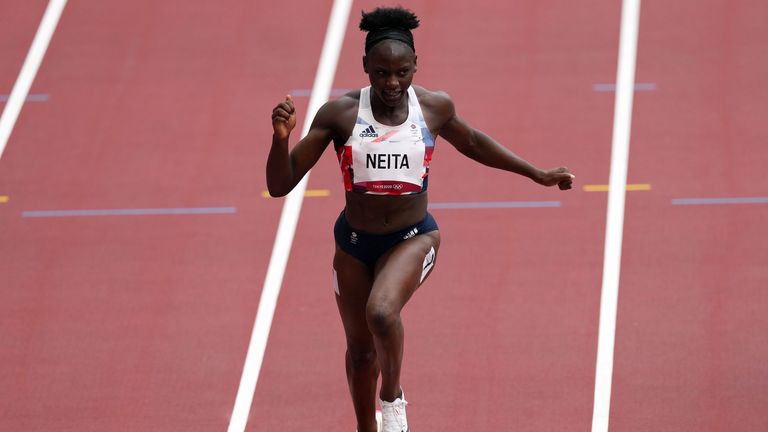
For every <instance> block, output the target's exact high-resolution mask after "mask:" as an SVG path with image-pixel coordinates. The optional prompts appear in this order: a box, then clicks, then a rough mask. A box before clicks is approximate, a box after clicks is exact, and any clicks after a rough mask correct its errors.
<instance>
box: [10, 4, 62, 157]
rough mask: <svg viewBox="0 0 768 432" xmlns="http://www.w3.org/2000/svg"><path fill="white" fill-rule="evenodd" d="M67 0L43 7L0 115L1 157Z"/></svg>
mask: <svg viewBox="0 0 768 432" xmlns="http://www.w3.org/2000/svg"><path fill="white" fill-rule="evenodd" d="M66 5H67V0H51V1H49V2H48V7H46V9H45V14H44V15H43V19H42V20H41V21H40V27H38V28H37V33H36V34H35V39H33V40H32V46H31V47H30V48H29V53H27V58H26V59H25V60H24V65H23V66H22V67H21V72H19V77H18V78H16V83H15V84H14V85H13V90H12V91H11V95H10V96H9V97H8V103H7V104H6V105H5V109H4V110H3V115H2V116H0V158H2V157H3V151H4V150H5V145H6V144H8V139H9V138H10V137H11V132H12V131H13V127H14V126H15V125H16V119H18V118H19V112H21V107H22V106H23V105H24V101H25V100H27V94H29V89H30V87H32V82H33V81H34V80H35V76H36V75H37V70H38V69H40V63H42V61H43V56H44V55H45V51H46V50H48V44H49V43H50V42H51V38H52V37H53V32H54V31H55V30H56V26H57V25H58V24H59V18H61V13H62V12H63V11H64V6H66Z"/></svg>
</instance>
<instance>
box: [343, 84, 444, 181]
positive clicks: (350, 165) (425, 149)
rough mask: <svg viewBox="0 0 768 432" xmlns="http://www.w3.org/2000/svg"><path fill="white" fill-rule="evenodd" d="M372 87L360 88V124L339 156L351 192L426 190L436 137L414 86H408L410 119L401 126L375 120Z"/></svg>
mask: <svg viewBox="0 0 768 432" xmlns="http://www.w3.org/2000/svg"><path fill="white" fill-rule="evenodd" d="M370 90H371V88H370V86H368V87H365V88H363V89H360V103H359V105H358V110H357V123H356V124H355V127H354V129H353V130H352V135H350V137H349V139H348V140H347V142H346V143H345V144H344V145H343V146H342V147H340V148H339V149H338V152H337V157H338V159H339V165H340V166H341V173H342V176H343V177H344V188H345V189H346V190H347V191H348V192H351V191H353V192H360V193H367V194H377V195H407V194H414V193H419V192H423V191H425V190H427V176H428V174H429V162H430V160H432V151H433V150H434V148H435V140H434V139H433V137H432V134H431V133H430V132H429V128H428V127H427V124H426V122H425V121H424V115H423V114H422V112H421V106H420V105H419V100H418V98H417V97H416V92H415V91H414V90H413V87H408V118H407V119H406V120H405V122H404V123H403V124H401V125H399V126H387V125H383V124H381V123H379V122H377V121H376V119H375V118H373V112H372V111H371V91H370Z"/></svg>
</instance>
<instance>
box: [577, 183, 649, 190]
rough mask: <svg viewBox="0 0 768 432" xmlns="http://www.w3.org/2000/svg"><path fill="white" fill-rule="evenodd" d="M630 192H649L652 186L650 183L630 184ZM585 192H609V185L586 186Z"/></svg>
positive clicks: (628, 186)
mask: <svg viewBox="0 0 768 432" xmlns="http://www.w3.org/2000/svg"><path fill="white" fill-rule="evenodd" d="M627 190H628V191H649V190H651V185H650V184H648V183H638V184H628V185H627ZM584 192H608V185H584Z"/></svg>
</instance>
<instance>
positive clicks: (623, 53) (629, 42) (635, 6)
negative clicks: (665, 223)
mask: <svg viewBox="0 0 768 432" xmlns="http://www.w3.org/2000/svg"><path fill="white" fill-rule="evenodd" d="M639 23H640V0H624V2H623V4H622V8H621V34H620V36H619V64H618V68H617V73H616V75H617V77H616V90H617V91H616V99H615V105H614V112H613V139H612V143H611V175H610V182H609V190H608V215H607V222H606V227H605V252H604V254H605V255H604V257H603V287H602V294H601V296H600V327H599V330H598V339H597V365H596V366H595V402H594V407H593V412H592V432H607V431H608V419H609V414H610V405H611V380H612V378H613V348H614V342H615V337H616V309H617V304H618V299H619V273H620V270H621V240H622V235H623V230H624V198H625V195H626V186H627V165H628V162H629V138H630V129H631V126H632V98H633V96H634V91H633V90H634V82H635V63H636V60H637V34H638V28H639Z"/></svg>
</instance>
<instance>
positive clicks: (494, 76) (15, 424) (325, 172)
mask: <svg viewBox="0 0 768 432" xmlns="http://www.w3.org/2000/svg"><path fill="white" fill-rule="evenodd" d="M225 3H226V4H223V5H222V4H221V3H219V4H217V5H216V6H215V5H214V4H213V3H212V2H211V3H207V4H202V3H194V4H190V3H189V2H180V1H175V0H174V1H170V0H169V1H165V2H161V3H158V2H149V1H146V0H143V1H134V2H130V3H125V2H115V1H103V2H77V1H71V2H70V3H69V4H68V5H67V6H66V9H65V11H64V15H63V17H62V19H61V22H60V23H59V26H58V28H57V30H56V33H55V34H54V37H53V40H52V42H51V45H50V47H49V49H48V53H47V54H46V56H45V59H44V62H43V64H42V67H41V69H40V72H39V74H38V76H37V78H36V80H35V82H34V85H33V87H32V90H31V92H30V94H45V95H48V97H47V101H45V102H28V103H26V104H25V105H24V108H23V110H22V112H21V116H20V117H19V120H18V122H17V124H16V127H15V129H14V132H13V135H12V136H11V139H10V141H9V143H8V146H7V148H6V150H5V153H4V154H3V155H2V159H0V196H7V197H8V200H7V202H0V233H1V235H2V237H1V238H2V241H0V278H1V279H0V281H2V285H0V286H2V288H0V339H1V340H2V350H1V351H0V364H2V365H3V368H2V369H1V371H0V388H2V389H3V390H2V391H1V392H0V406H2V408H1V409H0V430H14V431H15V430H19V431H21V430H23V431H42V430H73V431H74V430H77V431H83V430H99V431H104V430H106V431H118V430H126V431H132V430H152V431H176V430H180V429H184V430H191V431H209V430H225V429H226V428H227V425H228V423H229V417H230V414H231V411H232V406H233V403H234V397H235V393H236V392H237V388H238V382H239V379H240V374H241V372H242V367H243V360H244V356H245V352H246V349H247V346H248V340H249V337H250V331H251V327H252V325H253V319H254V316H255V313H256V307H257V304H258V301H259V296H260V290H261V287H262V283H263V280H264V276H265V273H266V268H267V263H268V261H269V257H270V253H271V246H272V242H273V240H274V235H275V228H276V226H277V222H278V219H279V215H280V210H281V206H282V200H273V199H264V198H262V197H261V192H262V191H263V190H264V189H265V185H264V174H263V166H264V163H265V158H266V152H267V148H268V145H269V141H268V137H269V136H270V125H269V121H268V119H269V118H268V115H269V110H270V109H271V107H272V106H273V105H274V103H275V102H276V101H278V100H280V98H282V97H283V95H284V94H286V93H287V92H289V91H291V90H292V89H306V88H310V87H311V85H312V82H313V79H314V71H315V69H316V66H317V59H318V55H319V50H320V46H321V44H322V39H323V35H324V33H325V26H326V22H327V17H328V14H329V12H330V4H325V2H309V1H305V2H290V3H289V4H288V5H285V6H281V7H280V8H276V7H274V6H271V5H268V4H259V2H243V1H235V0H232V1H228V2H225ZM377 4H378V3H374V2H370V1H356V2H354V5H353V9H352V11H353V12H352V15H351V18H350V22H349V28H348V29H347V34H346V39H345V42H344V45H343V49H342V54H341V58H340V61H339V65H338V69H337V73H336V78H335V81H334V88H338V89H343V88H354V87H359V86H361V85H365V76H364V75H363V74H362V72H361V67H360V56H361V51H362V35H361V34H360V32H358V31H357V30H356V23H357V19H358V16H359V15H358V14H359V10H360V9H370V8H372V7H374V6H375V5H377ZM45 6H46V2H44V1H26V2H15V3H13V4H9V5H3V6H2V10H1V11H2V13H0V36H1V38H0V44H1V45H0V46H2V48H3V51H2V52H3V57H4V59H3V62H1V63H0V95H2V94H8V93H10V89H11V87H12V86H13V83H14V81H15V79H16V74H18V70H19V69H20V67H21V63H22V62H23V59H24V56H25V55H26V50H27V49H28V47H29V43H30V42H31V38H32V37H33V35H34V32H35V30H36V28H37V25H38V23H39V20H40V17H41V15H42V12H43V10H44V9H45ZM407 6H408V7H410V8H412V9H414V10H415V11H416V12H417V13H418V14H419V15H420V16H422V18H423V25H422V27H421V28H420V29H419V30H417V32H416V46H417V52H418V54H419V72H418V74H417V80H416V81H417V82H418V83H419V84H422V85H424V86H426V87H428V88H433V89H445V90H447V91H448V92H449V93H450V94H451V95H452V97H453V98H454V100H455V101H456V104H457V107H458V108H459V111H460V114H461V115H462V116H463V117H465V118H466V119H467V120H468V121H470V123H471V124H473V125H475V126H476V127H478V128H480V129H482V130H484V131H486V132H488V133H489V134H490V135H492V136H494V137H496V138H497V139H498V140H499V141H501V142H503V143H505V144H506V145H508V146H510V147H511V148H513V149H514V150H515V151H516V152H518V153H519V154H521V155H523V156H525V157H526V158H528V159H530V160H532V161H534V162H535V163H537V164H539V165H542V166H556V165H558V164H561V163H565V164H567V165H568V166H569V167H570V168H571V169H572V170H573V171H574V172H576V174H577V176H578V177H577V185H578V187H577V189H576V190H573V191H571V192H568V193H562V192H559V191H556V190H549V189H542V188H540V187H538V186H536V185H533V184H531V183H530V182H527V181H526V180H524V179H522V178H519V177H514V176H511V175H508V174H505V173H500V172H492V171H490V170H489V169H486V168H483V167H479V166H477V165H476V164H474V163H473V162H471V161H469V160H467V159H465V158H463V157H461V156H460V155H458V153H457V152H456V151H454V150H453V149H452V148H451V147H450V145H449V144H448V143H446V142H445V141H442V140H441V141H438V150H437V153H436V154H435V162H434V164H433V169H432V172H431V175H432V181H431V187H430V195H431V196H430V200H431V202H432V203H446V202H460V203H466V202H478V201H482V202H496V201H560V206H559V207H549V208H526V209H500V208H499V209H472V210H471V209H435V210H433V213H434V214H435V216H436V218H437V219H438V222H439V224H440V227H441V232H442V235H443V239H444V242H443V246H442V248H441V255H440V257H439V264H438V266H437V271H436V272H435V273H434V274H433V275H432V276H431V277H430V281H429V282H428V283H427V284H426V285H425V286H424V287H422V289H420V291H419V293H418V294H417V295H416V296H415V297H414V299H413V300H412V302H411V303H410V304H409V305H408V307H407V309H406V312H405V316H404V319H405V324H406V329H407V332H406V363H405V364H406V367H405V370H404V377H403V383H404V386H405V389H406V392H407V393H408V398H409V400H410V401H411V404H410V405H409V420H410V422H411V423H412V425H413V427H414V428H415V430H430V431H453V430H456V431H460V430H461V431H465V430H474V431H485V430H516V431H543V430H558V431H570V430H572V431H584V430H588V429H589V427H590V423H591V416H592V404H593V387H594V375H595V370H594V368H595V355H596V354H595V352H596V348H597V347H596V345H597V326H598V317H599V302H600V284H601V276H602V275H601V271H602V260H603V256H602V254H603V239H604V235H605V211H606V194H605V193H604V192H586V191H584V190H582V189H581V186H583V185H589V184H596V185H597V184H607V181H608V174H609V158H610V140H611V127H612V113H613V93H612V92H605V91H597V90H600V89H601V88H602V87H599V86H598V87H594V85H595V84H610V83H613V81H614V80H615V73H616V51H617V44H618V31H619V14H620V4H618V3H617V2H608V1H604V0H603V1H596V0H592V1H588V2H566V1H557V2H548V3H547V4H546V5H543V4H542V2H535V1H532V0H525V1H521V2H514V3H511V4H510V3H509V2H503V1H501V0H493V1H489V2H485V3H484V4H483V7H482V8H478V7H473V6H472V5H469V4H461V3H460V2H450V3H446V2H440V3H439V4H438V3H436V2H429V1H426V0H424V1H412V2H408V3H407ZM767 9H768V7H767V6H766V5H765V4H764V3H763V2H758V1H754V0H738V1H731V2H725V1H722V0H721V1H706V2H693V1H691V0H685V1H682V2H677V3H676V4H675V5H670V4H666V3H664V4H662V3H658V2H646V3H644V4H643V6H642V15H641V20H640V40H639V52H638V66H637V76H636V81H637V82H638V83H647V84H649V85H648V86H646V87H641V88H644V89H645V90H641V91H637V92H636V94H635V104H634V118H633V122H634V123H633V129H632V142H631V149H630V165H629V177H628V183H630V184H650V185H651V186H650V190H647V191H636V192H628V193H627V206H626V217H625V226H624V246H623V254H622V256H623V260H622V272H621V285H620V295H619V311H618V320H617V333H616V349H615V367H614V374H613V396H612V405H611V418H610V430H612V431H690V430H702V431H756V430H766V429H768V414H766V412H765V409H764V407H765V406H768V393H767V392H766V390H765V389H766V388H768V367H766V361H765V359H766V358H767V357H768V341H767V340H766V338H765V334H766V333H768V321H767V320H766V318H765V313H764V311H765V310H766V307H768V295H767V294H766V292H765V287H766V286H768V270H767V269H766V264H765V263H766V262H768V248H766V247H765V246H763V245H762V242H761V241H760V239H761V238H765V237H766V230H765V228H764V227H763V225H762V223H760V221H762V220H765V218H766V216H768V204H741V205H738V204H736V205H725V204H721V205H678V204H673V202H674V201H673V200H677V199H680V198H738V197H765V196H767V195H768V193H767V192H766V191H768V180H766V179H765V176H763V175H762V174H761V173H762V168H763V167H764V166H765V164H766V162H768V151H767V150H766V149H765V143H766V138H768V136H767V135H766V132H765V128H764V127H763V126H762V122H763V119H764V118H765V116H766V113H768V106H767V104H768V102H766V101H768V94H766V93H768V90H767V89H768V87H766V86H765V85H764V77H765V76H768V55H766V54H765V50H764V49H762V48H763V45H764V44H763V43H762V41H765V40H766V38H768V28H766V27H765V25H764V24H763V23H762V17H765V16H767V15H768V10H767ZM681 23H685V25H681ZM651 84H652V85H651ZM297 101H298V105H299V111H300V112H302V113H303V112H305V109H306V103H307V98H305V97H304V98H302V97H297ZM0 104H2V102H0ZM337 170H338V168H336V166H335V159H334V157H333V155H332V154H330V153H329V154H328V155H326V158H324V159H323V160H321V162H320V163H319V165H318V167H317V168H316V169H315V170H313V172H312V176H311V178H310V183H309V188H310V189H313V190H317V189H320V190H330V191H331V193H330V196H328V197H321V198H306V199H305V201H304V207H303V209H302V213H301V217H300V221H299V225H298V229H297V232H296V238H295V240H294V244H293V249H292V252H291V255H290V260H289V263H288V267H287V269H286V276H285V279H284V281H283V286H282V291H281V294H280V298H279V302H278V306H277V309H276V312H275V317H274V321H273V323H272V331H271V334H270V339H269V344H268V347H267V350H266V354H265V359H264V364H263V366H262V369H261V373H260V377H259V382H258V386H257V388H256V392H255V395H254V400H253V405H252V408H251V412H250V418H249V422H248V426H247V430H249V431H271V430H286V431H293V430H296V431H298V430H308V429H318V430H353V429H354V420H353V415H352V411H351V407H350V403H349V401H348V396H347V393H346V385H345V378H344V371H343V363H342V361H343V352H344V346H343V332H342V330H341V325H340V322H339V319H338V317H337V314H336V310H335V304H334V300H333V291H332V288H331V284H330V259H331V255H332V250H333V246H332V236H331V225H332V222H333V220H334V218H335V217H336V215H337V214H338V211H339V210H340V209H341V207H342V205H343V202H342V195H341V193H340V187H339V176H338V172H337ZM142 208H144V209H146V208H227V209H234V212H229V213H225V214H206V215H154V216H149V215H147V216H101V217H68V218H65V217H56V218H30V217H22V212H25V211H31V210H84V209H142Z"/></svg>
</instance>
